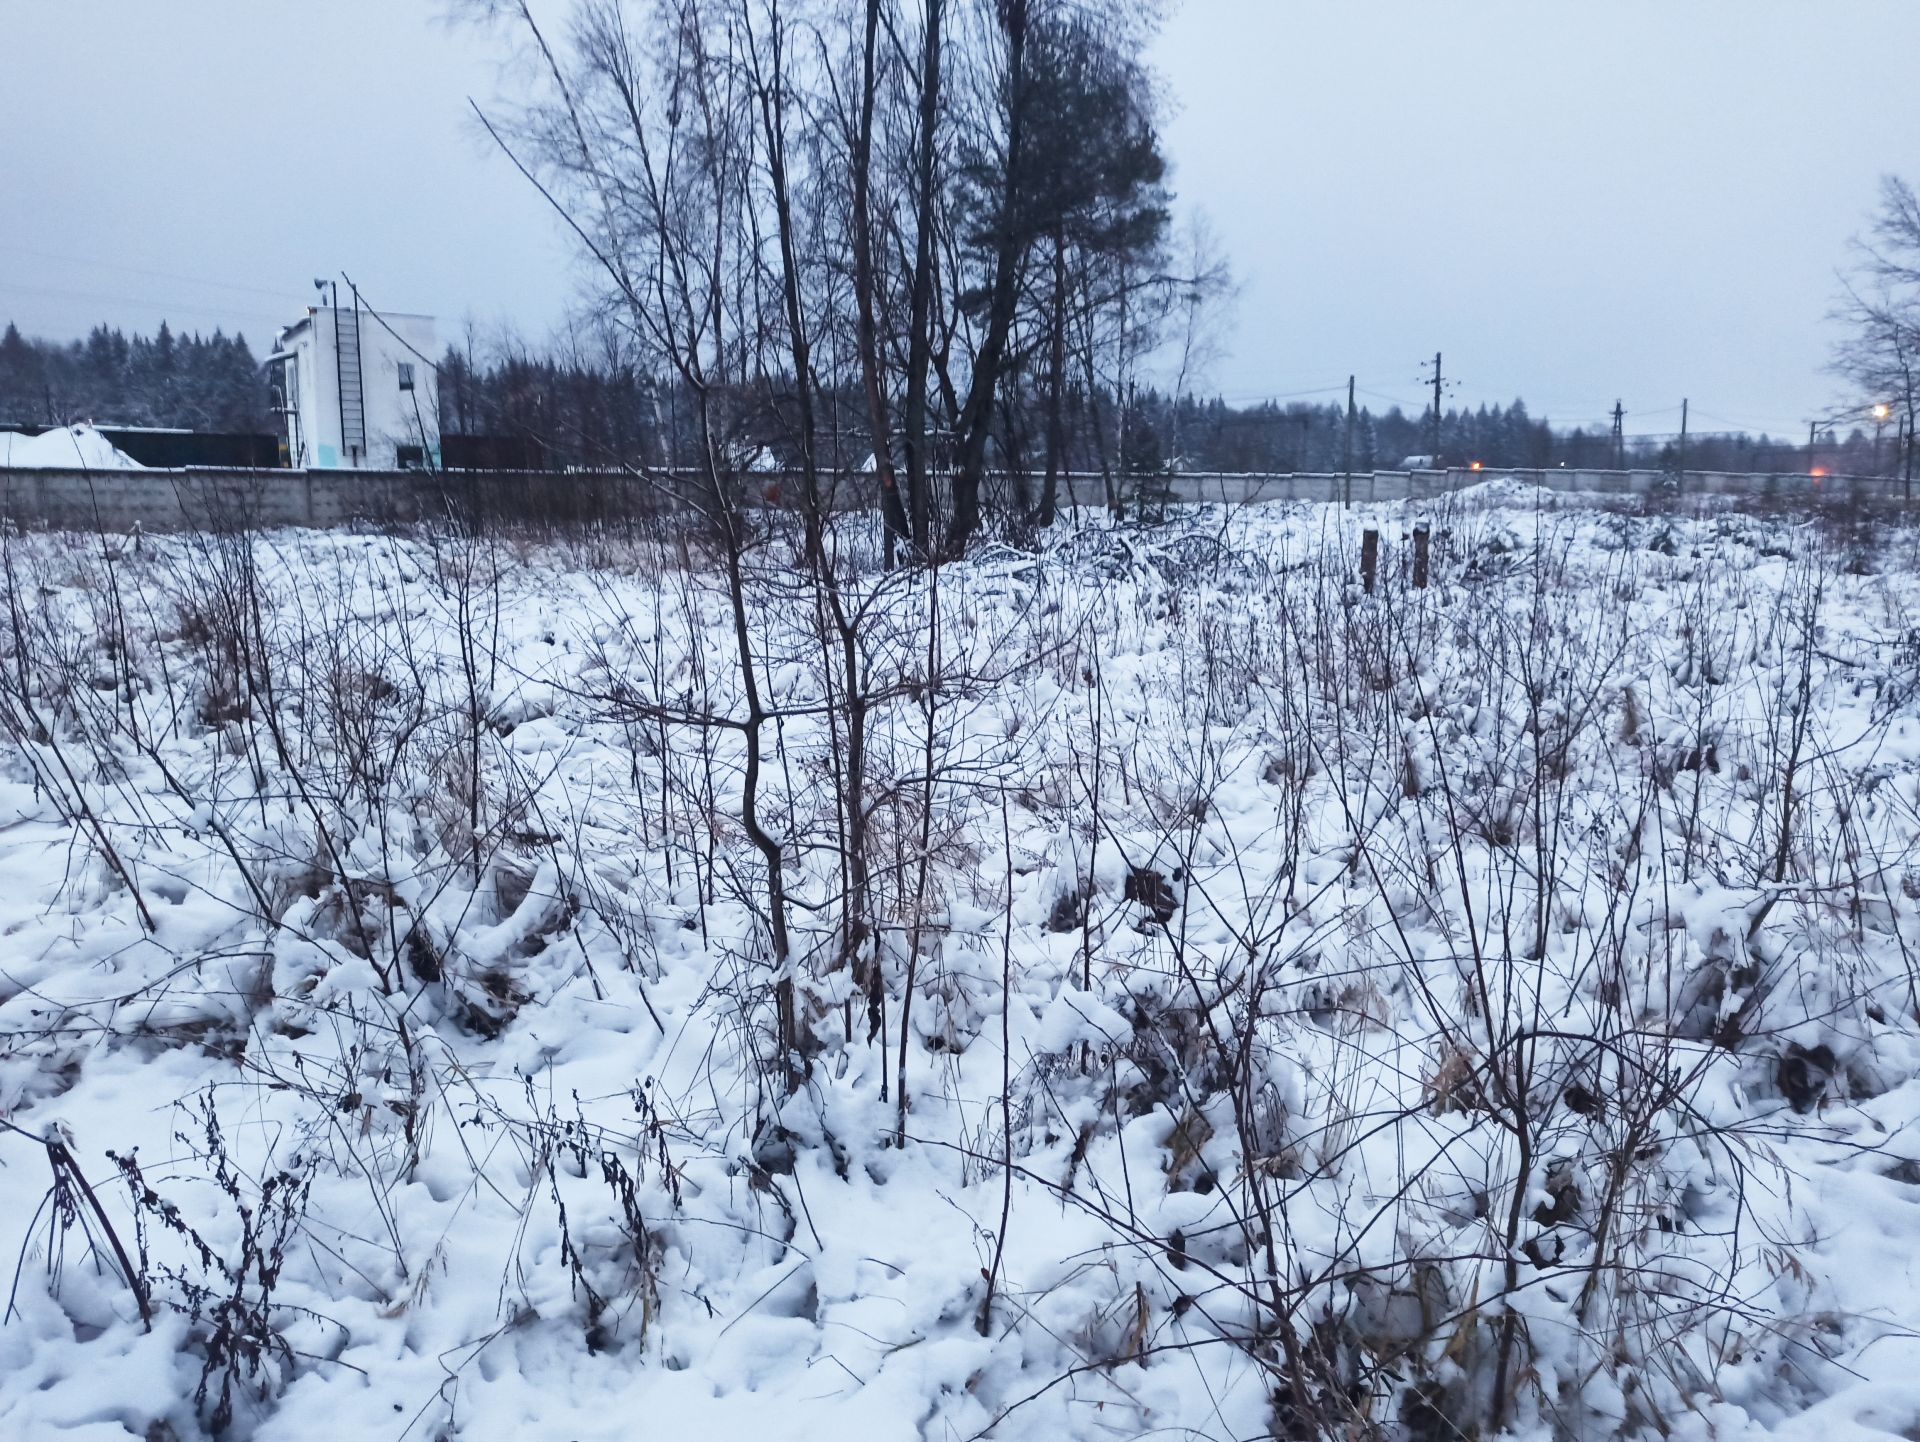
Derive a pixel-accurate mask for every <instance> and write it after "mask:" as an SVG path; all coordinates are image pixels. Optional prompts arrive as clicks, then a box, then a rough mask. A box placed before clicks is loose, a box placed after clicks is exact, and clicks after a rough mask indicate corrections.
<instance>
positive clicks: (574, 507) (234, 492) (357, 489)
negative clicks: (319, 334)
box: [0, 468, 1905, 531]
mask: <svg viewBox="0 0 1920 1442" xmlns="http://www.w3.org/2000/svg"><path fill="white" fill-rule="evenodd" d="M1496 478H1501V479H1504V478H1512V479H1514V480H1518V481H1522V482H1529V483H1533V484H1536V485H1539V486H1542V487H1544V488H1546V489H1547V490H1548V491H1551V492H1586V493H1599V494H1603V495H1620V496H1629V495H1644V494H1655V493H1667V494H1677V495H1679V496H1681V497H1689V496H1709V495H1711V496H1728V497H1751V498H1753V499H1755V500H1757V501H1760V502H1762V503H1765V504H1782V505H1786V504H1795V503H1801V504H1805V503H1821V502H1826V503H1849V502H1852V503H1864V504H1885V503H1896V504H1897V503H1899V502H1901V501H1903V500H1904V499H1905V487H1904V486H1903V484H1902V483H1901V482H1900V481H1898V480H1886V479H1881V478H1876V477H1860V476H1824V477H1812V476H1794V475H1768V474H1745V473H1727V472H1717V471H1688V472H1686V473H1685V475H1684V476H1681V477H1677V478H1676V477H1674V476H1672V475H1668V474H1665V473H1663V472H1659V471H1598V470H1568V469H1553V470H1539V471H1529V470H1522V471H1509V470H1502V471H1469V470H1445V471H1366V472H1356V473H1355V474H1354V475H1353V476H1352V477H1351V478H1348V477H1346V476H1344V475H1308V474H1299V475H1237V474H1184V475H1176V476H1170V477H1167V478H1165V479H1164V480H1162V479H1160V478H1154V479H1152V480H1149V481H1148V482H1146V483H1145V485H1144V486H1143V485H1142V484H1141V482H1140V480H1139V478H1137V477H1127V478H1125V480H1126V482H1127V488H1126V490H1127V494H1126V498H1127V499H1128V500H1130V501H1132V500H1136V499H1138V498H1140V497H1141V496H1142V495H1143V494H1145V495H1149V496H1152V495H1155V494H1156V493H1157V494H1158V495H1159V496H1160V497H1163V498H1164V499H1166V500H1170V501H1176V502H1216V503H1226V504H1229V505H1239V504H1245V503H1247V502H1256V501H1316V502H1323V503H1324V502H1333V501H1339V500H1341V499H1343V498H1344V497H1347V496H1349V495H1350V496H1351V499H1352V500H1353V501H1354V502H1355V503H1356V504H1366V503H1370V502H1376V501H1408V500H1415V501H1417V500H1423V499H1427V498H1429V497H1439V496H1444V495H1447V494H1449V493H1451V492H1454V491H1458V490H1461V489H1463V488H1464V487H1467V486H1470V485H1474V484H1476V483H1479V482H1482V481H1488V480H1493V479H1496ZM1061 482H1062V483H1061V488H1060V489H1061V498H1060V499H1061V502H1062V504H1063V505H1068V506H1085V507H1098V506H1103V505H1105V504H1106V499H1107V487H1108V482H1107V480H1106V479H1105V478H1104V477H1102V476H1099V475H1097V474H1092V475H1090V474H1073V475H1068V476H1063V477H1062V478H1061ZM1028 484H1029V487H1030V489H1031V490H1033V491H1036V492H1037V490H1038V486H1039V480H1038V478H1037V477H1030V478H1029V481H1028ZM743 489H744V493H745V495H746V496H747V498H748V499H749V500H750V501H752V502H754V503H760V504H764V503H767V502H769V501H773V502H778V501H780V500H781V499H784V500H785V501H786V502H787V503H791V502H792V501H793V499H795V498H796V497H797V495H798V493H799V484H798V477H797V476H787V475H782V474H765V475H761V474H755V475H753V476H750V477H746V478H743ZM694 494H697V487H696V483H695V479H694V478H693V477H692V476H690V475H669V476H656V477H652V478H642V477H638V476H633V475H628V474H624V473H591V474H588V473H580V472H556V471H488V472H458V473H447V474H431V473H426V472H420V471H338V470H333V471H319V470H310V471H301V470H220V469H213V468H189V469H184V470H129V471H93V472H86V471H72V470H25V469H17V470H0V517H4V518H6V519H7V520H9V521H12V522H13V523H15V524H17V525H25V526H51V527H61V528H73V529H82V530H95V529H98V530H105V531H126V530H130V529H132V528H133V526H134V525H135V524H138V525H139V526H141V527H142V528H143V529H147V530H160V531H168V530H183V529H186V530H193V529H205V528H210V527H219V526H226V525H256V526H316V527H332V526H341V525H348V524H352V523H355V522H364V523H370V524H376V525H390V524H409V523H412V522H415V521H420V520H427V519H432V518H434V517H439V516H445V515H447V514H448V513H449V512H463V513H466V514H468V515H471V516H472V517H474V518H475V519H479V520H483V521H484V520H495V521H501V522H513V521H533V522H541V523H548V524H559V525H568V524H581V525H594V524H608V523H620V524H627V523H631V522H632V521H634V520H636V519H641V518H644V517H646V516H648V515H652V514H657V513H660V512H662V511H665V510H667V509H670V508H672V507H673V506H674V505H675V504H676V501H677V500H683V499H686V498H688V497H691V496H692V495H694ZM870 499H871V498H870V497H869V496H868V495H867V494H866V487H865V486H859V485H849V484H848V483H847V482H846V481H845V480H844V479H843V480H842V481H841V482H840V486H839V489H838V490H837V492H836V503H837V504H839V505H841V506H843V507H845V508H849V509H851V508H854V507H857V506H861V505H865V504H868V503H869V502H870Z"/></svg>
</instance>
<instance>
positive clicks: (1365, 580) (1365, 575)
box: [1360, 527, 1380, 596]
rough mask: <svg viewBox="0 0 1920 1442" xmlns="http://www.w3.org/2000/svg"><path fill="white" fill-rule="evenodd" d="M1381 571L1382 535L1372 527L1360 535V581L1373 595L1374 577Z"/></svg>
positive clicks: (1368, 592) (1369, 593)
mask: <svg viewBox="0 0 1920 1442" xmlns="http://www.w3.org/2000/svg"><path fill="white" fill-rule="evenodd" d="M1379 571H1380V533H1379V532H1378V531H1376V530H1374V529H1373V528H1372V527H1368V528H1367V529H1366V530H1364V531H1362V532H1361V533H1360V581H1361V584H1362V585H1364V586H1365V587H1366V588H1367V594H1368V595H1369V596H1371V595H1372V594H1373V581H1374V577H1375V576H1376V575H1378V574H1379Z"/></svg>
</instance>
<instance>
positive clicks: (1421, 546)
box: [1413, 521, 1433, 591]
mask: <svg viewBox="0 0 1920 1442" xmlns="http://www.w3.org/2000/svg"><path fill="white" fill-rule="evenodd" d="M1432 539H1433V532H1432V529H1431V528H1430V527H1429V526H1428V524H1427V523H1426V522H1425V521H1420V522H1418V523H1417V524H1416V525H1415V526H1414V528H1413V584H1414V586H1415V588H1416V589H1418V590H1422V591H1424V590H1426V588H1427V547H1428V545H1429V544H1430V543H1431V542H1432Z"/></svg>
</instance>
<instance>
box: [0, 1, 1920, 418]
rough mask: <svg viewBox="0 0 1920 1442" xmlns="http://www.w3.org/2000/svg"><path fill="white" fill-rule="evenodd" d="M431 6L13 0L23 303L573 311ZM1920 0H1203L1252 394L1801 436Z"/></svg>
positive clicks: (0, 90)
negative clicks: (1436, 393) (1433, 367)
mask: <svg viewBox="0 0 1920 1442" xmlns="http://www.w3.org/2000/svg"><path fill="white" fill-rule="evenodd" d="M434 13H435V6H434V5H433V3H432V0H325V3H322V4H313V3H293V0H0V320H4V319H6V318H12V319H13V320H15V321H17V322H18V323H19V325H20V327H21V328H22V329H23V330H26V331H29V332H32V333H37V334H42V335H51V336H72V335H75V334H78V333H80V332H82V331H83V330H84V329H85V328H86V327H87V325H88V324H90V323H91V322H92V321H94V320H97V319H109V320H112V321H114V322H116V323H118V324H121V325H125V326H129V327H141V328H150V327H152V326H153V325H154V324H156V323H157V322H158V321H159V320H160V319H161V318H162V317H163V316H164V317H166V318H167V319H168V320H170V321H171V322H172V323H173V324H174V325H175V326H176V327H178V328H198V329H208V328H211V327H213V326H214V325H220V326H223V327H225V328H227V329H229V330H232V329H235V328H240V329H244V330H245V331H246V332H247V334H248V336H249V338H250V339H252V340H254V342H255V344H256V347H258V346H260V345H261V343H262V342H264V341H265V340H266V339H268V333H269V332H270V331H271V329H272V327H273V326H274V324H275V323H277V322H282V321H284V320H286V319H287V318H289V317H290V316H291V315H294V314H297V313H298V309H299V307H300V306H302V305H304V304H305V303H306V302H307V300H308V299H309V297H310V295H311V279H312V278H313V277H315V276H321V275H333V274H337V273H338V272H339V271H340V270H342V269H345V270H346V271H348V272H349V273H351V274H352V275H353V276H354V278H355V279H356V280H357V281H359V282H360V284H361V285H362V287H363V288H364V289H365V290H366V291H367V292H368V294H369V296H370V297H371V298H372V299H373V300H374V301H375V303H376V304H380V305H384V306H386V307H389V308H391V309H395V310H416V311H426V312H429V313H432V314H435V315H437V316H439V317H440V318H441V323H442V330H443V334H448V335H451V334H453V333H455V332H457V331H458V330H460V329H461V328H462V326H463V325H465V324H467V323H469V322H471V323H474V324H476V325H478V326H479V328H480V330H481V332H482V334H483V335H484V334H486V333H487V332H488V331H490V330H491V329H492V328H494V327H495V326H497V325H499V324H500V323H502V322H507V323H510V324H512V325H514V326H515V327H517V328H518V330H519V331H520V332H521V333H522V334H524V335H527V336H529V337H532V338H535V339H538V338H540V337H542V336H544V335H546V334H548V333H549V332H551V331H552V330H553V329H554V328H555V327H556V326H557V325H558V324H559V322H560V319H561V317H562V315H563V313H564V310H565V305H566V301H567V297H568V294H569V290H570V286H571V282H572V273H571V261H570V259H569V252H568V250H567V248H566V246H565V244H564V243H563V241H562V239H561V237H560V236H559V234H558V233H557V232H556V230H555V228H554V226H553V225H552V223H551V222H550V221H549V219H548V217H547V216H546V215H545V214H543V212H542V210H541V206H540V204H539V202H538V200H537V198H536V197H534V196H533V195H532V194H531V193H530V192H529V191H528V190H527V189H526V187H525V184H524V182H522V181H521V180H520V179H519V178H518V177H517V176H516V175H514V174H513V173H512V171H511V169H510V168H509V167H508V166H506V165H505V163H504V162H502V161H501V160H500V159H499V158H498V157H496V156H494V155H491V154H489V153H488V152H487V150H486V148H485V147H484V145H483V144H481V143H480V141H479V140H478V139H476V137H475V135H474V133H473V127H472V126H471V125H470V124H469V122H468V120H467V118H466V116H467V112H466V97H467V96H469V95H474V96H476V97H479V98H482V99H485V98H486V97H488V96H489V95H490V94H491V93H492V92H493V90H494V88H495V84H496V80H495V72H494V70H493V67H492V64H491V61H490V59H489V57H488V55H487V53H486V51H485V50H484V48H483V47H482V46H481V44H480V43H479V42H478V40H477V39H476V37H474V36H472V35H471V34H468V33H465V32H457V31H449V30H447V29H446V28H444V27H442V26H440V25H438V24H436V23H434V21H433V19H432V16H433V15H434ZM1917 54H1920V3H1915V0H1586V3H1575V0H1454V3H1440V0H1312V3H1309V0H1185V3H1184V4H1183V5H1181V6H1180V7H1179V8H1178V9H1177V11H1176V12H1175V14H1174V17H1173V19H1172V21H1171V23H1170V25H1169V26H1168V29H1167V31H1166V33H1165V35H1164V37H1163V39H1162V41H1161V43H1160V45H1159V47H1158V51H1157V57H1158V61H1159V64H1160V66H1161V68H1162V71H1163V73H1164V75H1165V78H1166V80H1167V83H1168V86H1169V88H1170V90H1171V92H1172V95H1173V98H1174V105H1175V112H1174V114H1173V115H1172V116H1171V117H1170V120H1169V123H1168V125H1167V130H1166V147H1167V150H1168V152H1169V154H1170V156H1171V158H1172V160H1173V162H1174V166H1175V181H1176V184H1177V186H1178V188H1179V190H1180V192H1181V195H1182V199H1183V202H1184V203H1185V204H1187V205H1190V206H1193V207H1197V208H1199V209H1200V210H1202V211H1204V212H1205V213H1206V215H1207V216H1208V217H1209V218H1210V220H1211V222H1212V224H1213V226H1214V228H1215V229H1216V231H1217V232H1218V234H1219V236H1220V237H1221V239H1222V240H1223V241H1224V243H1225V247H1226V250H1227V252H1228V254H1229V256H1230V258H1231V260H1232V263H1233V265H1234V268H1235V270H1236V272H1237V273H1238V275H1239V276H1240V278H1241V280H1242V283H1243V289H1242V291H1241V294H1240V297H1239V299H1238V302H1237V304H1236V305H1235V307H1234V325H1233V328H1232V332H1231V335H1230V338H1229V343H1228V344H1229V350H1228V354H1227V355H1226V356H1225V357H1224V358H1223V359H1222V360H1221V361H1220V362H1218V363H1217V364H1216V365H1215V367H1214V370H1213V374H1212V377H1211V380H1212V382H1213V384H1214V385H1216V386H1217V387H1218V388H1219V389H1221V390H1222V391H1223V392H1224V393H1225V394H1226V395H1227V396H1228V397H1229V399H1232V400H1236V401H1240V400H1250V399H1255V398H1258V397H1261V396H1269V395H1287V394H1292V393H1299V392H1307V391H1314V390H1317V389H1320V388H1322V387H1332V386H1335V385H1343V384H1344V380H1345V377H1346V375H1347V374H1348V372H1350V371H1352V372H1355V373H1357V374H1358V376H1359V383H1360V385H1361V387H1362V391H1363V393H1362V399H1363V401H1365V402H1367V403H1369V404H1372V405H1374V406H1376V407H1384V405H1385V404H1386V403H1387V402H1388V400H1389V399H1391V400H1398V401H1401V402H1403V403H1404V404H1406V405H1407V406H1408V407H1409V408H1413V407H1417V406H1418V405H1419V403H1420V400H1421V395H1420V391H1419V387H1418V379H1419V374H1420V373H1419V364H1420V361H1421V360H1422V358H1423V357H1429V356H1431V355H1432V353H1433V351H1434V350H1435V349H1436V348H1438V349H1443V350H1444V351H1445V352H1446V360H1447V367H1446V368H1447V370H1448V372H1449V373H1451V374H1453V375H1456V376H1458V378H1459V381H1460V389H1459V392H1458V399H1459V400H1462V401H1465V402H1468V403H1475V402H1479V401H1483V400H1509V399H1512V398H1513V397H1514V396H1516V395H1520V396H1524V397H1525V398H1526V400H1527V401H1528V403H1529V404H1530V405H1531V406H1532V407H1533V409H1534V412H1535V414H1536V415H1542V414H1544V415H1546V416H1548V417H1550V418H1552V419H1554V420H1556V421H1565V422H1568V423H1571V422H1573V421H1593V420H1597V419H1599V418H1600V417H1601V415H1602V413H1603V412H1604V411H1605V410H1606V409H1607V408H1608V407H1610V406H1611V404H1612V402H1613V400H1614V399H1615V397H1616V396H1618V397H1620V398H1622V399H1624V401H1625V403H1626V405H1627V408H1628V411H1629V422H1628V425H1629V429H1630V430H1666V429H1671V428H1672V426H1673V425H1674V424H1675V423H1676V415H1677V408H1678V406H1679V402H1680V398H1681V397H1682V396H1688V397H1690V398H1691V399H1692V402H1693V408H1694V415H1695V420H1694V424H1695V425H1696V426H1697V427H1699V428H1702V429H1715V428H1723V427H1730V426H1736V425H1737V426H1744V427H1748V428H1753V429H1770V430H1772V431H1774V432H1776V433H1784V434H1797V433H1798V432H1799V431H1800V430H1802V429H1803V428H1804V426H1805V423H1806V419H1807V417H1808V416H1809V414H1810V413H1811V412H1812V411H1814V410H1815V409H1817V408H1819V407H1822V406H1824V405H1826V404H1827V403H1829V402H1830V401H1831V400H1832V399H1833V397H1834V394H1835V387H1834V385H1833V383H1832V382H1831V381H1830V380H1829V379H1828V378H1826V377H1825V376H1824V375H1823V374H1822V373H1821V371H1820V365H1821V362H1822V360H1823V358H1824V355H1825V352H1826V349H1827V346H1828V343H1829V341H1830V339H1831V335H1830V331H1829V329H1828V327H1827V325H1826V323H1825V320H1824V316H1825V313H1826V310H1827V308H1828V306H1829V304H1830V303H1831V300H1832V296H1833V291H1834V286H1835V282H1834V274H1833V273H1834V269H1835V267H1836V266H1837V265H1838V264H1839V263H1840V262H1841V260H1842V259H1843V256H1844V248H1845V243H1846V239H1847V236H1848V235H1849V234H1850V233H1852V232H1854V231H1855V230H1857V229H1858V228H1859V227H1860V225H1861V222H1862V218H1863V215H1864V212H1865V211H1866V210H1867V209H1868V208H1869V207H1870V205H1871V204H1872V201H1873V196H1874V186H1875V183H1876V179H1877V177H1878V176H1879V174H1880V173H1882V172H1883V171H1888V170H1893V171H1903V172H1905V173H1907V174H1908V175H1910V176H1912V177H1914V178H1916V179H1920V104H1916V103H1915V100H1914V97H1913V94H1912V91H1911V89H1910V75H1911V66H1912V62H1913V57H1914V56H1915V55H1917Z"/></svg>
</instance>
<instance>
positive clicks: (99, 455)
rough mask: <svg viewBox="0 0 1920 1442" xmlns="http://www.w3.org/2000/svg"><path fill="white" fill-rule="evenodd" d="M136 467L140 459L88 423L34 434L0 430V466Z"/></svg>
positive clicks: (117, 469)
mask: <svg viewBox="0 0 1920 1442" xmlns="http://www.w3.org/2000/svg"><path fill="white" fill-rule="evenodd" d="M9 469H18V470H59V471H128V470H133V471H137V470H139V469H141V466H140V463H139V462H138V461H136V460H134V459H133V457H131V456H129V455H128V454H127V453H126V452H125V451H123V450H121V449H120V448H119V447H117V446H115V445H114V443H113V442H112V441H110V440H108V439H107V438H106V437H105V436H103V435H101V434H100V432H99V431H97V430H95V429H94V428H93V427H92V426H90V425H86V424H84V423H82V424H80V425H72V426H61V427H58V428H56V429H54V430H50V431H42V432H41V433H40V434H39V435H37V436H27V435H22V434H21V433H20V432H18V431H0V470H9Z"/></svg>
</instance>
